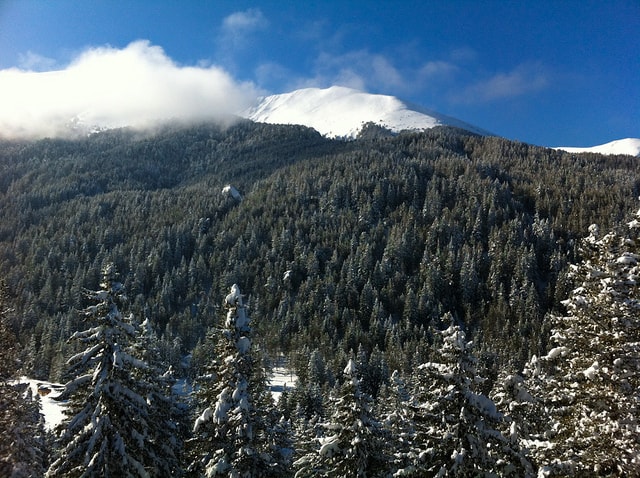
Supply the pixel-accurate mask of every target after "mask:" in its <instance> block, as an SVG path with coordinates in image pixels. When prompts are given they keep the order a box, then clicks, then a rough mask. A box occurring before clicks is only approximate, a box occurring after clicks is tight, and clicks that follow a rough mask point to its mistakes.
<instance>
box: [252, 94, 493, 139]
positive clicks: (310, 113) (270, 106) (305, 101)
mask: <svg viewBox="0 0 640 478" xmlns="http://www.w3.org/2000/svg"><path fill="white" fill-rule="evenodd" d="M241 116H243V117H245V118H247V119H250V120H252V121H256V122H261V123H272V124H300V125H305V126H308V127H310V128H314V129H315V130H316V131H318V132H319V133H320V134H322V135H324V136H328V137H330V138H349V139H353V138H356V137H357V136H358V133H360V131H361V130H362V127H363V126H364V125H365V124H366V123H374V124H376V125H378V126H382V127H383V128H386V129H388V130H390V131H392V132H394V133H398V132H400V131H403V130H412V131H424V130H426V129H431V128H434V127H436V126H441V125H445V126H455V127H457V128H462V129H465V130H467V131H470V132H473V133H476V134H481V135H489V134H490V133H488V132H486V131H483V130H481V129H479V128H476V127H474V126H471V125H469V124H467V123H464V122H463V121H459V120H457V119H455V118H449V117H447V116H444V115H441V114H439V113H436V112H434V111H429V110H426V109H422V108H419V107H416V106H413V105H411V106H410V105H409V104H407V103H404V102H403V101H400V100H399V99H398V98H395V97H393V96H387V95H374V94H370V93H364V92H362V91H358V90H355V89H352V88H346V87H343V86H332V87H330V88H326V89H320V88H304V89H301V90H296V91H292V92H290V93H284V94H280V95H272V96H267V97H265V98H262V99H261V100H260V101H259V103H258V104H257V105H256V106H254V107H253V108H250V109H248V110H247V111H245V112H244V113H243V114H242V115H241Z"/></svg>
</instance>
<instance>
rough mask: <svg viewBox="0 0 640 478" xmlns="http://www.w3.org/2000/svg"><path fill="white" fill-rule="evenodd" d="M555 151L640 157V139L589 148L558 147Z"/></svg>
mask: <svg viewBox="0 0 640 478" xmlns="http://www.w3.org/2000/svg"><path fill="white" fill-rule="evenodd" d="M554 149H561V150H564V151H567V152H568V153H600V154H628V155H629V156H640V138H624V139H618V140H615V141H611V142H609V143H605V144H600V145H598V146H591V147H588V148H574V147H567V146H558V147H556V148H554Z"/></svg>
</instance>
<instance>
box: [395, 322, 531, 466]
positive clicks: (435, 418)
mask: <svg viewBox="0 0 640 478" xmlns="http://www.w3.org/2000/svg"><path fill="white" fill-rule="evenodd" d="M445 320H446V318H445ZM449 322H452V317H449ZM439 335H440V339H441V345H440V347H439V349H437V350H435V352H434V357H433V361H430V362H427V363H424V364H422V365H420V366H419V367H418V370H417V376H416V379H415V380H416V390H415V393H414V396H413V399H412V401H413V405H412V408H413V415H414V416H413V419H414V423H415V427H416V442H415V444H416V445H417V447H416V449H414V450H413V452H412V453H411V455H412V456H414V457H415V461H414V463H413V466H410V467H408V468H407V472H406V474H413V475H414V476H496V475H498V476H530V474H531V465H530V464H529V463H528V461H527V460H526V459H525V457H524V456H523V453H522V452H521V451H520V450H519V448H518V444H517V443H512V442H510V440H508V439H507V438H506V437H505V436H504V435H503V434H502V433H500V431H499V430H498V428H499V424H500V422H501V421H502V420H503V418H504V417H503V415H502V414H501V413H500V412H498V410H497V409H496V406H495V404H494V403H493V401H492V400H491V399H490V398H489V397H487V396H486V395H484V394H483V393H482V385H483V382H484V378H482V377H481V376H480V375H479V374H478V370H477V359H476V358H475V357H474V355H473V353H472V343H471V342H468V341H467V340H466V335H465V333H464V331H463V330H462V329H461V328H460V326H457V325H453V324H452V325H450V326H449V327H448V328H446V329H445V330H443V331H442V332H441V333H440V334H439Z"/></svg>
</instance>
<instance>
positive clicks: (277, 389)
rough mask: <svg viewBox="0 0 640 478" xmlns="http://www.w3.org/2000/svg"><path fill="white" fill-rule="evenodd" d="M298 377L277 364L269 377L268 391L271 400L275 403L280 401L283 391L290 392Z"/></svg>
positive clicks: (282, 365)
mask: <svg viewBox="0 0 640 478" xmlns="http://www.w3.org/2000/svg"><path fill="white" fill-rule="evenodd" d="M297 380H298V377H296V376H295V374H294V373H293V372H292V371H291V370H290V369H289V368H287V367H286V366H284V364H281V363H278V364H277V366H275V367H273V370H272V373H271V375H270V376H269V382H268V383H269V390H271V395H272V396H273V399H274V400H275V401H276V402H277V401H278V400H280V395H282V392H284V391H285V390H291V389H292V388H294V387H295V386H296V381H297Z"/></svg>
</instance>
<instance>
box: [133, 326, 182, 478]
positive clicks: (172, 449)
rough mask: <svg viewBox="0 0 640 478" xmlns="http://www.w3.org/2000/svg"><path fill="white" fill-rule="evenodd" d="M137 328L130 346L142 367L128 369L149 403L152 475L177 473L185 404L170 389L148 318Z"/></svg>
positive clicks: (169, 377) (171, 381) (170, 379)
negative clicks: (152, 457)
mask: <svg viewBox="0 0 640 478" xmlns="http://www.w3.org/2000/svg"><path fill="white" fill-rule="evenodd" d="M139 332H140V333H139V336H138V339H137V341H136V343H135V344H133V349H134V351H135V355H136V356H137V357H139V358H140V359H142V360H144V362H145V364H146V367H137V368H136V369H134V370H133V371H132V373H133V374H134V376H135V379H136V381H137V383H138V385H139V386H140V392H144V396H146V399H147V405H148V407H149V417H150V419H149V420H148V425H149V429H150V433H149V435H150V437H153V439H151V440H150V441H149V445H148V448H149V453H150V454H155V456H156V459H155V460H154V462H155V463H156V468H155V470H153V473H152V475H153V476H171V477H175V476H179V475H180V474H181V473H182V470H181V465H180V462H179V457H180V452H181V451H182V446H183V443H182V441H183V437H184V435H185V434H186V429H187V407H186V404H184V403H183V402H181V401H180V400H179V399H178V397H176V395H175V394H174V393H173V390H172V387H173V385H174V384H175V379H174V377H173V374H172V370H171V366H167V365H166V364H165V363H163V362H162V360H161V358H160V352H159V345H158V342H159V341H158V337H157V335H156V333H155V331H154V330H153V328H152V326H151V323H150V322H149V320H148V319H146V320H144V321H143V322H142V324H140V331H139Z"/></svg>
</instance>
